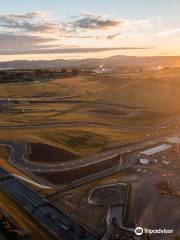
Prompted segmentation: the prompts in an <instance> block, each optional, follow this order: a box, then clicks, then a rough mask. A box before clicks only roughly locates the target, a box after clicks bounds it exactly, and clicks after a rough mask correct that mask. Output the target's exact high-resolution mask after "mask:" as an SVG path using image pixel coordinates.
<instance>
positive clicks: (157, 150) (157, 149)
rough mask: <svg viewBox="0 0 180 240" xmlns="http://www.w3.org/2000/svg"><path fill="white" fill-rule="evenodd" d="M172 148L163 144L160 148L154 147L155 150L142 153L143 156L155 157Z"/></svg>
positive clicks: (151, 149)
mask: <svg viewBox="0 0 180 240" xmlns="http://www.w3.org/2000/svg"><path fill="white" fill-rule="evenodd" d="M169 148H171V145H170V144H161V145H159V146H156V147H153V148H149V149H147V150H145V151H143V152H141V154H143V155H146V156H151V155H154V154H156V153H160V152H163V151H165V150H166V149H169Z"/></svg>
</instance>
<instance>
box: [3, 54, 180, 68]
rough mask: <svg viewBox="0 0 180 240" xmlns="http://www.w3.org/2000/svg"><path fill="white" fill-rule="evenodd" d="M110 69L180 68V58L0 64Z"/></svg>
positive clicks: (102, 59)
mask: <svg viewBox="0 0 180 240" xmlns="http://www.w3.org/2000/svg"><path fill="white" fill-rule="evenodd" d="M102 64H103V65H104V66H105V67H109V68H116V67H130V66H132V67H135V66H142V67H143V66H147V67H151V66H152V67H153V66H158V65H161V66H162V67H172V66H180V57H179V56H178V57H166V56H165V57H132V56H113V57H109V58H101V59H98V58H94V59H83V60H78V59H74V60H73V59H72V60H63V59H57V60H52V61H45V60H37V61H25V60H20V61H9V62H0V69H2V68H6V69H11V68H16V69H37V68H79V69H94V68H98V67H99V66H100V65H102Z"/></svg>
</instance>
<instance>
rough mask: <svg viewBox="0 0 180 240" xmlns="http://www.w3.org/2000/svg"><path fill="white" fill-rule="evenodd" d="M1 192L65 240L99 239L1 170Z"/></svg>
mask: <svg viewBox="0 0 180 240" xmlns="http://www.w3.org/2000/svg"><path fill="white" fill-rule="evenodd" d="M0 191H2V192H4V193H5V194H7V195H8V197H10V198H11V199H12V200H13V201H14V202H15V203H16V204H17V205H18V206H19V207H21V208H22V209H23V210H24V211H25V212H26V213H27V214H29V215H30V216H31V217H32V218H33V219H34V220H36V221H38V222H39V223H40V224H41V225H42V226H44V227H45V228H46V229H47V230H48V231H51V232H53V234H54V235H56V237H58V238H59V237H61V239H63V240H80V239H82V240H95V239H97V238H96V237H95V235H94V234H93V233H91V232H90V231H89V230H88V229H86V228H85V227H84V226H81V225H80V224H79V223H78V222H77V221H76V220H75V219H74V218H73V217H71V216H70V215H68V214H66V213H64V212H62V211H60V210H59V209H57V208H56V207H54V206H53V205H52V204H50V203H49V202H48V200H46V199H45V198H43V197H42V196H41V195H39V194H38V193H36V192H34V191H33V190H31V189H30V188H29V187H27V186H26V185H24V184H23V183H22V182H20V181H19V180H17V179H16V178H15V177H14V176H12V175H9V174H8V173H7V172H6V171H4V170H3V169H2V168H0Z"/></svg>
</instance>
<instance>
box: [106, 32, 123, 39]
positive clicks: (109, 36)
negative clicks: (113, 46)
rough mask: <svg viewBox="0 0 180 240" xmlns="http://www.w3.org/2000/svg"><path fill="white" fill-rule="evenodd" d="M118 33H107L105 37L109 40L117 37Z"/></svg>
mask: <svg viewBox="0 0 180 240" xmlns="http://www.w3.org/2000/svg"><path fill="white" fill-rule="evenodd" d="M120 35H121V33H115V34H111V35H108V36H107V37H106V38H107V39H109V40H113V39H115V38H117V37H119V36H120Z"/></svg>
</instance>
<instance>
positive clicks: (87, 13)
mask: <svg viewBox="0 0 180 240" xmlns="http://www.w3.org/2000/svg"><path fill="white" fill-rule="evenodd" d="M179 12H180V0H171V1H170V0H151V1H149V0H147V1H145V0H126V1H125V0H30V1H28V0H27V1H23V0H13V1H12V0H6V1H1V2H0V61H5V60H14V59H57V58H65V59H69V58H87V57H106V56H112V55H117V54H118V55H136V56H147V55H151V56H152V55H155V56H156V55H162V56H165V55H180V41H179V39H180V14H179Z"/></svg>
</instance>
